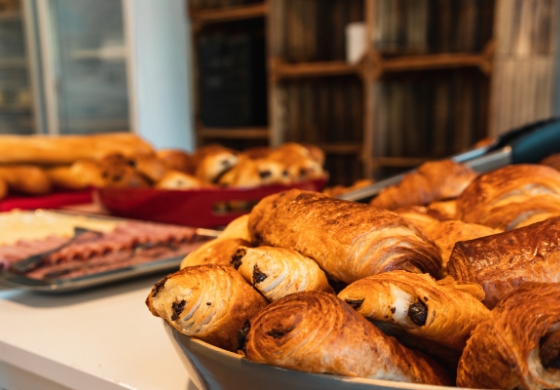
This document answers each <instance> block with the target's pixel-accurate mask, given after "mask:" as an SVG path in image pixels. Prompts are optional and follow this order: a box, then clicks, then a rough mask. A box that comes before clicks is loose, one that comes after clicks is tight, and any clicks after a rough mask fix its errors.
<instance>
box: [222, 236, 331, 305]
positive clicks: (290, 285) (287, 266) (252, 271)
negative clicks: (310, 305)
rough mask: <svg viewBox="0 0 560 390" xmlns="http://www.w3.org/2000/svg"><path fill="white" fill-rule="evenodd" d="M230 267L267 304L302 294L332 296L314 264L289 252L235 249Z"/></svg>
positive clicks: (283, 250) (327, 284)
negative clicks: (319, 293) (297, 293)
mask: <svg viewBox="0 0 560 390" xmlns="http://www.w3.org/2000/svg"><path fill="white" fill-rule="evenodd" d="M231 265H232V266H233V267H234V268H236V269H237V270H238V271H239V273H240V274H241V276H243V278H244V279H245V280H246V281H247V282H249V283H251V284H252V285H253V287H255V288H256V289H257V290H258V291H259V292H260V293H261V294H262V295H264V296H265V297H266V298H267V299H268V300H269V301H271V302H272V301H276V300H278V299H280V298H282V297H285V296H286V295H289V294H293V293H296V292H302V291H325V292H330V293H334V291H333V289H332V287H331V286H330V285H329V282H328V281H327V276H326V275H325V273H324V272H323V271H322V270H321V268H319V266H318V265H317V263H315V262H314V261H313V260H311V259H310V258H308V257H305V256H302V255H300V254H299V253H298V252H296V251H294V250H293V249H286V248H274V247H270V246H261V247H258V248H239V249H238V250H237V253H236V254H235V255H234V256H233V261H232V264H231Z"/></svg>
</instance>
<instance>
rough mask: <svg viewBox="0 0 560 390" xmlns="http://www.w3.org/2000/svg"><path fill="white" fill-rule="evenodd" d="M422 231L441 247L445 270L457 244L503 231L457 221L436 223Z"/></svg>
mask: <svg viewBox="0 0 560 390" xmlns="http://www.w3.org/2000/svg"><path fill="white" fill-rule="evenodd" d="M422 231H423V232H424V233H426V236H428V238H430V239H431V240H432V241H433V242H435V243H436V245H437V246H438V247H439V249H440V251H441V260H442V265H443V267H444V268H445V267H446V266H447V263H448V261H449V256H451V251H453V247H454V246H455V243H456V242H459V241H468V240H474V239H475V238H479V237H485V236H490V235H492V234H498V233H501V230H498V229H492V228H491V227H488V226H484V225H478V224H474V223H466V222H463V221H456V220H450V221H442V222H435V223H432V224H429V225H427V226H424V227H423V228H422Z"/></svg>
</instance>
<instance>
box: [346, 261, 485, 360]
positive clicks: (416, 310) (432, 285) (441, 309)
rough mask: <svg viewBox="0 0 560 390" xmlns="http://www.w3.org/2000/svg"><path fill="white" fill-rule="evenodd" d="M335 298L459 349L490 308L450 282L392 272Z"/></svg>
mask: <svg viewBox="0 0 560 390" xmlns="http://www.w3.org/2000/svg"><path fill="white" fill-rule="evenodd" d="M338 297H339V298H340V299H342V300H343V301H345V302H347V303H348V304H349V305H350V306H352V307H353V308H354V309H356V310H357V311H358V312H359V313H361V314H362V315H363V316H364V317H366V318H368V319H370V320H372V321H376V322H389V323H394V324H397V325H399V326H400V327H402V328H403V329H404V330H405V331H406V332H407V333H409V334H411V335H414V336H418V337H421V338H423V339H429V340H432V342H436V343H439V344H442V345H444V346H446V347H448V348H451V349H454V350H457V351H460V350H462V349H463V348H464V347H465V343H466V341H467V339H468V337H469V336H470V333H471V331H472V330H473V329H474V327H475V326H476V325H477V324H478V323H479V322H480V321H481V320H482V319H483V318H485V317H486V316H487V315H488V313H489V310H488V309H487V308H486V307H485V306H484V305H483V304H482V303H481V302H480V301H479V300H478V299H476V298H475V297H473V296H472V295H470V294H468V293H466V292H463V291H460V290H457V289H455V288H454V287H453V286H452V285H439V284H438V283H436V281H435V280H434V279H433V278H432V277H431V276H430V275H426V274H424V275H422V274H412V273H410V272H405V271H392V272H386V273H383V274H379V275H375V276H369V277H367V278H364V279H361V280H358V281H356V282H354V283H352V284H350V285H349V286H347V287H346V288H345V289H344V290H342V291H341V292H340V293H339V294H338Z"/></svg>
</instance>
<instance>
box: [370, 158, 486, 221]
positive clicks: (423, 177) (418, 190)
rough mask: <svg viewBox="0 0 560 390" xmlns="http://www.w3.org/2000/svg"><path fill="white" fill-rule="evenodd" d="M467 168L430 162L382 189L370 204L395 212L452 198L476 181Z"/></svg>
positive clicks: (456, 164)
mask: <svg viewBox="0 0 560 390" xmlns="http://www.w3.org/2000/svg"><path fill="white" fill-rule="evenodd" d="M476 175H477V174H476V172H475V171H473V170H472V169H471V168H470V167H469V166H467V165H464V164H461V163H457V162H455V161H453V160H441V161H432V162H427V163H424V164H422V165H421V166H420V167H419V168H418V170H416V171H414V172H411V173H409V174H407V175H406V176H405V177H404V179H403V180H402V181H401V182H400V183H399V184H397V185H394V186H390V187H387V188H385V189H383V190H382V191H381V192H380V193H379V195H377V196H376V197H375V198H373V199H372V200H371V202H370V204H371V205H372V206H374V207H378V208H383V209H388V210H395V209H397V208H399V207H405V206H412V205H420V206H421V205H427V204H429V203H432V202H435V201H439V200H445V199H453V198H456V197H457V196H459V195H460V194H461V192H463V190H464V189H465V188H466V187H467V186H468V185H469V184H470V182H471V181H472V180H473V179H474V178H475V177H476Z"/></svg>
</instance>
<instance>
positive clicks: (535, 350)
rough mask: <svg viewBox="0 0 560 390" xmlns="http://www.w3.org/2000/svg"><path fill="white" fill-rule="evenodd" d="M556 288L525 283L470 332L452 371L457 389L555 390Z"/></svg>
mask: <svg viewBox="0 0 560 390" xmlns="http://www.w3.org/2000/svg"><path fill="white" fill-rule="evenodd" d="M559 297H560V284H558V283H542V284H541V283H525V284H523V285H521V286H520V287H519V288H517V289H516V290H515V291H513V292H512V293H511V294H509V295H508V296H507V297H505V298H504V299H503V300H502V301H500V303H499V304H498V305H497V306H496V307H495V308H494V310H492V312H491V313H490V316H488V317H487V318H486V319H484V320H482V321H481V323H480V324H479V325H478V326H477V327H476V329H475V330H474V332H473V334H472V336H471V338H470V339H469V340H468V342H467V346H466V348H465V350H464V351H463V355H462V356H461V360H460V361H459V368H458V370H457V386H460V387H472V388H477V389H558V388H560V371H559V370H560V359H559V352H560V298H559Z"/></svg>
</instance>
